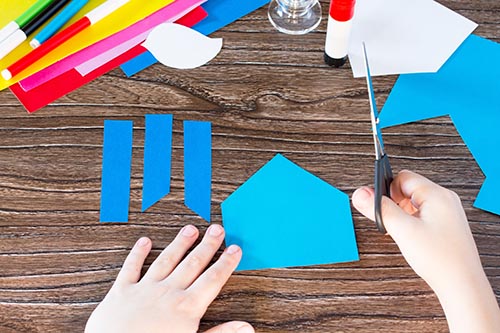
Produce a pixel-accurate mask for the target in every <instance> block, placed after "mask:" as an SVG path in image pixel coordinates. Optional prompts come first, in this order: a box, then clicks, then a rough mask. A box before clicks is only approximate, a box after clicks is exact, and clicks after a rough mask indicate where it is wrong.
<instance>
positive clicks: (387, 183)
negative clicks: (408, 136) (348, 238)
mask: <svg viewBox="0 0 500 333" xmlns="http://www.w3.org/2000/svg"><path fill="white" fill-rule="evenodd" d="M363 57H364V64H365V69H366V84H367V86H368V98H369V100H370V111H371V121H372V132H373V141H374V143H375V184H374V185H375V223H376V224H377V228H378V230H379V231H380V232H381V233H384V234H385V233H386V232H387V231H386V230H385V226H384V221H383V219H382V197H383V196H384V195H385V196H388V197H390V189H391V182H392V179H393V175H392V169H391V164H390V163H389V158H388V157H387V154H386V153H385V150H384V140H383V139H382V132H381V131H380V127H379V118H378V110H377V103H376V101H375V93H374V91H373V84H372V78H371V75H370V66H369V65H368V56H367V54H366V45H365V43H363Z"/></svg>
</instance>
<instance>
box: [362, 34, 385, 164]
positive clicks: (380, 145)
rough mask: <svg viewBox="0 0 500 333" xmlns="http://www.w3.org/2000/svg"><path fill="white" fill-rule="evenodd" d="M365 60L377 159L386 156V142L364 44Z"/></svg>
mask: <svg viewBox="0 0 500 333" xmlns="http://www.w3.org/2000/svg"><path fill="white" fill-rule="evenodd" d="M363 60H364V64H365V70H366V85H367V86H368V99H369V100H370V116H371V122H372V131H373V141H374V143H375V156H376V158H377V159H379V158H380V157H382V155H384V141H383V139H382V134H381V132H380V129H379V126H378V115H379V114H378V110H377V102H376V100H375V92H374V90H373V83H372V76H371V72H370V65H369V64H368V55H367V53H366V45H365V43H364V42H363Z"/></svg>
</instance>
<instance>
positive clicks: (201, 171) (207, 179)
mask: <svg viewBox="0 0 500 333" xmlns="http://www.w3.org/2000/svg"><path fill="white" fill-rule="evenodd" d="M211 195H212V124H211V123H210V122H205V121H187V120H186V121H184V203H185V205H186V206H187V207H188V208H190V209H191V210H192V211H194V212H195V213H196V214H198V215H200V216H201V217H202V218H204V219H205V220H206V221H208V222H210V205H211Z"/></svg>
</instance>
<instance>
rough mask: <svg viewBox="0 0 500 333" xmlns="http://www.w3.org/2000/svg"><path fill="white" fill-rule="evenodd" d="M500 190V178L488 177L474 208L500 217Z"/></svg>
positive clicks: (497, 176)
mask: <svg viewBox="0 0 500 333" xmlns="http://www.w3.org/2000/svg"><path fill="white" fill-rule="evenodd" d="M499 188H500V176H499V174H498V173H497V175H496V176H494V177H486V179H485V181H484V183H483V186H482V187H481V189H480V190H479V194H478V195H477V198H476V201H475V202H474V207H476V208H479V209H482V210H485V211H488V212H491V213H494V214H497V215H500V205H499V204H498V189H499Z"/></svg>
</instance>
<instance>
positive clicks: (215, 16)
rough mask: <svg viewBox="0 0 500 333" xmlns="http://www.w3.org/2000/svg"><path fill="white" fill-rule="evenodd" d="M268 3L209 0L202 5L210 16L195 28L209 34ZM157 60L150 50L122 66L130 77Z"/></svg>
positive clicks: (258, 0) (249, 0)
mask: <svg viewBox="0 0 500 333" xmlns="http://www.w3.org/2000/svg"><path fill="white" fill-rule="evenodd" d="M267 3H269V0H239V1H237V0H209V1H208V2H206V3H204V4H203V5H202V7H203V9H205V11H206V12H207V13H208V17H207V18H205V19H204V20H203V21H201V22H200V23H198V24H196V25H195V26H194V27H193V29H194V30H196V31H198V32H200V33H202V34H204V35H209V34H211V33H212V32H214V31H216V30H219V29H221V28H223V27H225V26H226V25H228V24H230V23H232V22H234V21H236V20H237V19H239V18H241V17H243V16H245V15H248V14H249V13H251V12H253V11H254V10H256V9H258V8H260V7H262V6H264V5H265V4H267ZM156 62H157V60H156V58H155V57H154V56H153V55H152V54H151V53H150V52H149V51H148V52H144V53H142V54H141V55H138V56H137V57H135V58H133V59H131V60H129V61H128V62H126V63H124V64H123V65H121V66H120V67H121V69H122V70H123V72H124V73H125V75H127V76H128V77H130V76H132V75H134V74H136V73H138V72H140V71H142V70H143V69H146V68H147V67H149V66H151V65H153V64H155V63H156Z"/></svg>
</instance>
